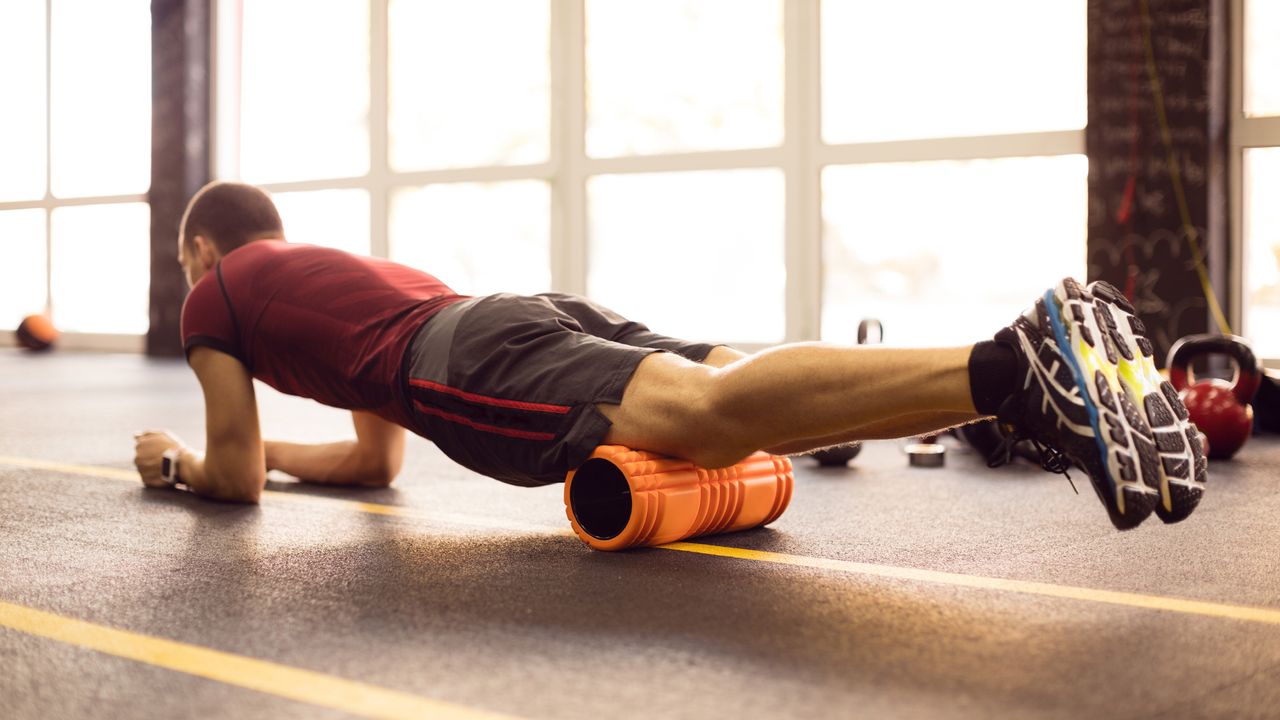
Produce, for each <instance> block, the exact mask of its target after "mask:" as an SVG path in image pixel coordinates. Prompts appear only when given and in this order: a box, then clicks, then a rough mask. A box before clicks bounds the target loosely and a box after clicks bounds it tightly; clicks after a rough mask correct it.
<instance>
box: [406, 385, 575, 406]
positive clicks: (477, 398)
mask: <svg viewBox="0 0 1280 720" xmlns="http://www.w3.org/2000/svg"><path fill="white" fill-rule="evenodd" d="M409 384H410V385H412V386H414V387H420V388H423V389H426V390H434V391H436V392H439V393H444V394H445V395H452V396H454V397H456V398H462V399H463V400H467V401H470V402H473V403H476V404H478V405H492V406H493V407H501V408H512V409H515V410H530V411H532V412H545V413H555V414H556V415H564V414H566V413H568V412H569V411H570V410H572V409H573V407H572V406H569V405H548V404H546V403H532V402H521V401H520V400H503V399H502V398H495V397H489V396H488V395H477V394H475V393H469V392H467V391H465V390H459V389H458V388H453V387H449V386H448V385H441V384H440V383H434V382H431V381H430V380H419V379H418V378H409Z"/></svg>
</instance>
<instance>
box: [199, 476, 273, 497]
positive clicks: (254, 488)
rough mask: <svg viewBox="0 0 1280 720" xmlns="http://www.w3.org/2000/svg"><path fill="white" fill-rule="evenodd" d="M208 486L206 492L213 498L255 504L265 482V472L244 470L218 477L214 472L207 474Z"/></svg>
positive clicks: (205, 493)
mask: <svg viewBox="0 0 1280 720" xmlns="http://www.w3.org/2000/svg"><path fill="white" fill-rule="evenodd" d="M208 480H210V482H209V483H208V487H207V488H205V490H206V492H204V493H202V494H204V495H208V496H209V497H212V498H213V499H215V500H221V501H223V502H232V503H244V504H248V505H257V504H258V502H259V501H260V500H261V499H262V490H263V488H264V487H265V486H266V484H267V476H266V472H265V471H262V472H258V473H252V472H245V473H235V474H228V475H226V476H223V477H219V476H218V475H216V474H214V473H210V474H209V476H208Z"/></svg>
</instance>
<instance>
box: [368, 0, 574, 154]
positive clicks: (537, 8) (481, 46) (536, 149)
mask: <svg viewBox="0 0 1280 720" xmlns="http://www.w3.org/2000/svg"><path fill="white" fill-rule="evenodd" d="M389 12H390V43H391V49H390V63H391V65H390V69H389V73H390V80H389V81H390V109H389V112H390V117H389V122H388V125H389V128H388V130H389V132H390V139H389V142H390V153H391V165H392V167H394V168H395V169H396V170H425V169H436V168H452V167H472V166H479V165H519V164H525V163H537V162H544V161H545V160H546V159H547V157H548V155H549V152H550V149H549V148H550V142H551V140H550V137H551V59H550V58H551V51H550V43H551V6H550V3H548V2H547V1H546V0H542V2H533V1H532V0H483V1H481V0H468V1H467V2H457V0H430V1H429V2H422V1H413V2H411V1H410V0H392V2H391V6H390V10H389Z"/></svg>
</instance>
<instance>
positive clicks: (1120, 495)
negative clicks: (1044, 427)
mask: <svg viewBox="0 0 1280 720" xmlns="http://www.w3.org/2000/svg"><path fill="white" fill-rule="evenodd" d="M1053 296H1054V300H1055V301H1056V303H1055V304H1056V306H1057V307H1058V309H1059V320H1060V321H1061V322H1062V324H1063V333H1062V335H1060V336H1059V338H1058V340H1059V345H1060V349H1061V350H1062V351H1063V354H1064V355H1066V356H1067V357H1069V358H1070V359H1071V361H1072V364H1073V365H1074V366H1075V367H1074V368H1073V370H1074V371H1075V373H1076V381H1077V383H1078V384H1079V385H1080V389H1081V391H1082V394H1083V395H1084V396H1085V397H1087V398H1088V402H1087V403H1086V404H1090V403H1091V404H1092V407H1091V408H1090V415H1091V419H1092V420H1093V421H1094V422H1095V425H1094V431H1095V433H1097V434H1096V436H1095V437H1096V439H1097V441H1098V446H1099V451H1100V453H1102V455H1103V457H1105V458H1106V463H1105V465H1106V467H1107V472H1108V474H1109V476H1110V477H1109V480H1110V481H1111V483H1112V493H1113V496H1114V497H1115V498H1116V511H1117V513H1118V514H1119V516H1120V518H1123V522H1124V524H1126V525H1127V524H1128V523H1129V522H1132V523H1133V525H1136V524H1137V523H1138V522H1141V521H1142V519H1145V518H1146V517H1147V515H1149V514H1150V513H1151V512H1152V510H1154V511H1155V513H1156V514H1157V515H1158V516H1159V517H1160V519H1161V520H1163V521H1164V522H1166V523H1173V522H1178V521H1180V520H1183V519H1185V518H1186V517H1187V516H1188V515H1190V514H1191V512H1192V511H1193V510H1194V509H1195V507H1196V505H1197V504H1199V502H1200V498H1201V496H1202V495H1203V486H1204V482H1205V479H1206V461H1205V459H1204V453H1203V448H1202V447H1201V445H1200V437H1199V433H1198V431H1197V430H1196V428H1195V426H1194V425H1193V424H1191V423H1190V421H1189V420H1188V417H1187V411H1186V407H1185V406H1184V405H1183V404H1182V401H1181V400H1180V399H1179V398H1178V394H1177V392H1176V391H1175V390H1174V389H1173V386H1172V385H1170V384H1169V382H1168V381H1166V380H1165V379H1164V378H1163V377H1161V376H1160V373H1159V371H1158V370H1157V369H1156V366H1155V360H1154V349H1153V347H1152V345H1151V341H1150V339H1149V338H1148V337H1147V336H1146V331H1145V328H1144V327H1143V326H1142V321H1141V320H1139V319H1138V318H1137V317H1136V315H1135V314H1134V309H1133V306H1132V305H1130V304H1129V302H1128V301H1127V300H1126V299H1125V298H1124V296H1123V295H1121V294H1120V293H1119V292H1118V291H1117V290H1116V289H1115V288H1114V287H1112V286H1110V285H1108V284H1105V283H1096V282H1095V283H1093V284H1091V285H1089V287H1088V288H1083V287H1081V286H1080V284H1079V283H1077V282H1076V281H1074V280H1071V279H1070V278H1068V279H1066V280H1064V281H1063V282H1062V283H1060V284H1059V285H1058V287H1057V288H1055V289H1054V291H1053ZM1047 301H1048V297H1047V296H1046V302H1047ZM1055 332H1056V328H1055ZM1064 339H1065V340H1066V341H1067V342H1066V344H1065V345H1063V341H1064ZM1117 490H1118V491H1119V492H1116V491H1117ZM1099 494H1101V492H1100V493H1099ZM1112 519H1113V521H1115V520H1117V518H1116V516H1115V515H1114V514H1113V517H1112ZM1133 525H1129V526H1130V527H1132V526H1133ZM1117 526H1118V527H1119V526H1120V523H1117Z"/></svg>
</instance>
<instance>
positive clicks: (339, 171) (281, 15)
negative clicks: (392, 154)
mask: <svg viewBox="0 0 1280 720" xmlns="http://www.w3.org/2000/svg"><path fill="white" fill-rule="evenodd" d="M242 7H243V12H244V22H243V28H244V37H243V42H242V52H243V55H242V61H241V71H240V88H241V98H240V118H241V120H240V176H241V177H242V178H244V179H245V180H246V181H248V182H258V183H261V182H280V181H285V180H313V179H320V178H331V177H351V176H356V175H363V174H365V173H366V172H367V171H368V169H369V4H368V2H367V0H365V1H364V2H360V1H357V0H352V1H350V2H340V3H325V4H324V5H323V7H322V6H319V5H317V4H316V3H314V2H311V1H310V0H274V2H261V1H258V2H246V3H244V4H243V6H242ZM224 47H225V46H224Z"/></svg>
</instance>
